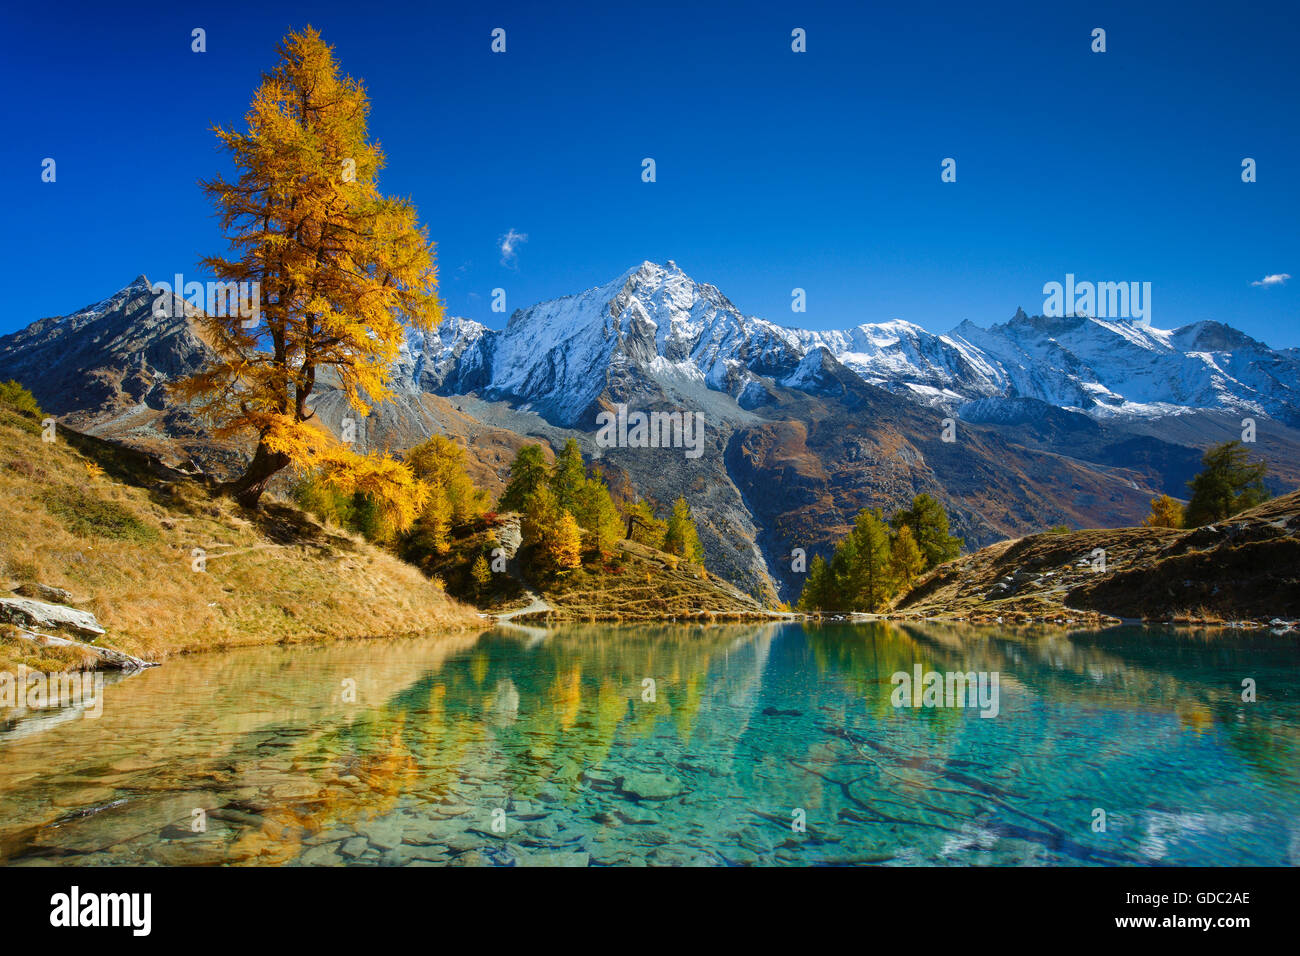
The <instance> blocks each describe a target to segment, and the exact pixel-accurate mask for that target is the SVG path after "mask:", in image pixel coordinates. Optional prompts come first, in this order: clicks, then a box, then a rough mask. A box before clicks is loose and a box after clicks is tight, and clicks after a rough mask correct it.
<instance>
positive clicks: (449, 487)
mask: <svg viewBox="0 0 1300 956" xmlns="http://www.w3.org/2000/svg"><path fill="white" fill-rule="evenodd" d="M405 458H406V463H407V464H408V465H410V466H411V470H412V471H414V472H415V475H416V477H418V478H419V479H420V480H421V481H423V482H424V483H425V484H426V485H428V486H429V487H430V488H431V489H432V488H435V487H437V488H441V489H442V493H443V497H444V498H445V500H446V507H447V509H448V520H449V522H450V523H451V524H456V525H460V524H464V523H465V522H467V521H472V520H473V519H474V518H477V517H478V516H479V515H481V514H483V512H485V511H486V510H487V507H488V494H487V492H486V491H484V490H482V489H481V488H476V487H475V486H474V482H473V480H472V479H471V478H470V476H469V472H468V471H466V470H465V449H464V448H462V447H461V446H460V445H458V444H457V443H456V442H454V441H452V440H451V439H450V438H448V437H447V436H446V435H433V436H430V437H429V438H428V439H427V440H425V441H423V442H421V443H420V444H418V445H416V446H415V447H414V448H411V449H410V450H409V451H407V452H406V455H405ZM426 513H427V508H426Z"/></svg>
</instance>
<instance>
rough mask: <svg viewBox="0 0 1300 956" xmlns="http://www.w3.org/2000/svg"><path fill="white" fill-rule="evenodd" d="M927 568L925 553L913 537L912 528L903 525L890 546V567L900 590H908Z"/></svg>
mask: <svg viewBox="0 0 1300 956" xmlns="http://www.w3.org/2000/svg"><path fill="white" fill-rule="evenodd" d="M924 568H925V555H924V554H922V553H921V549H920V548H919V547H918V546H917V543H916V538H914V537H912V529H911V528H910V527H909V526H907V525H903V526H902V527H901V528H899V529H898V534H897V535H895V536H894V543H893V545H891V547H890V554H889V569H890V573H891V574H892V576H893V579H894V583H895V585H896V586H897V587H898V589H899V590H902V591H906V590H908V589H910V588H911V587H912V582H913V581H915V580H916V578H917V575H919V574H920V573H921V571H922V570H924Z"/></svg>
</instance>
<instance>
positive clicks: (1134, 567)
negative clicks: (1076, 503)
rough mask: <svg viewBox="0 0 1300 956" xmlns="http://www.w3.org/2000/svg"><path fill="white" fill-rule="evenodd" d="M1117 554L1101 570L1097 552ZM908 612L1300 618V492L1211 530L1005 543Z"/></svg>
mask: <svg viewBox="0 0 1300 956" xmlns="http://www.w3.org/2000/svg"><path fill="white" fill-rule="evenodd" d="M1097 549H1101V550H1102V551H1104V552H1105V567H1104V569H1099V568H1098V567H1097V564H1096V562H1095V560H1094V557H1093V555H1094V552H1095V551H1096V550H1097ZM894 611H895V612H896V613H905V614H908V615H911V614H914V615H918V616H953V617H959V618H964V619H969V620H972V621H992V620H996V619H997V618H1002V619H1003V620H1004V621H1008V622H1020V621H1028V620H1041V619H1051V620H1054V619H1058V618H1063V619H1067V620H1068V619H1080V618H1083V619H1090V618H1091V619H1095V618H1097V617H1099V616H1103V617H1119V618H1142V619H1146V620H1155V621H1171V622H1174V623H1188V624H1198V623H1215V622H1219V621H1246V620H1253V621H1256V622H1261V623H1267V622H1268V621H1270V620H1272V619H1274V618H1283V619H1289V620H1295V619H1297V618H1300V492H1292V493H1291V494H1289V495H1283V496H1281V497H1279V498H1275V499H1273V500H1272V501H1269V502H1267V503H1265V504H1263V505H1261V506H1259V507H1258V508H1253V509H1251V510H1249V511H1244V512H1242V513H1241V514H1239V515H1235V516H1234V517H1232V518H1230V519H1228V520H1227V521H1223V522H1219V523H1218V524H1215V525H1209V526H1206V527H1203V528H1193V529H1189V530H1173V529H1168V528H1119V529H1112V530H1094V531H1073V532H1069V533H1065V534H1038V535H1032V536H1030V537H1027V538H1019V539H1016V540H1013V541H1003V542H999V543H998V544H994V545H990V546H988V547H986V548H982V549H980V550H979V551H977V552H975V553H974V554H971V555H966V556H964V557H962V558H959V559H957V560H956V561H950V562H949V563H947V564H945V565H943V566H941V567H939V568H936V569H935V570H934V571H932V572H931V573H930V574H929V575H927V576H926V577H924V578H922V579H921V581H920V582H918V584H917V585H916V587H914V588H913V589H912V590H911V591H910V592H909V593H907V594H905V595H903V596H902V597H901V598H899V599H898V600H897V601H896V602H895V605H894Z"/></svg>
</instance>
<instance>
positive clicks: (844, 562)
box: [824, 531, 861, 611]
mask: <svg viewBox="0 0 1300 956" xmlns="http://www.w3.org/2000/svg"><path fill="white" fill-rule="evenodd" d="M860 574H861V562H860V561H859V559H858V539H857V536H856V535H855V534H853V532H852V531H850V532H849V533H848V534H846V535H845V536H844V538H843V539H842V540H841V541H840V543H839V544H837V545H836V546H835V553H834V554H833V555H831V573H830V580H829V582H828V584H829V587H828V588H827V594H826V600H825V602H824V607H825V609H826V610H828V611H855V610H860V608H858V607H857V606H856V604H855V600H854V595H856V593H857V589H858V586H859V576H860Z"/></svg>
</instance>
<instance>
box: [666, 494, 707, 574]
mask: <svg viewBox="0 0 1300 956" xmlns="http://www.w3.org/2000/svg"><path fill="white" fill-rule="evenodd" d="M664 550H665V551H667V552H668V553H669V554H676V555H679V556H681V557H683V558H685V559H686V560H687V561H691V562H694V563H695V564H701V563H703V561H704V547H703V546H702V545H701V544H700V535H699V532H697V531H696V530H695V519H694V518H693V517H692V516H691V506H690V505H688V504H687V503H686V499H685V498H678V499H677V500H676V501H675V502H673V512H672V514H671V515H669V517H668V527H667V530H666V532H665V534H664Z"/></svg>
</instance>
